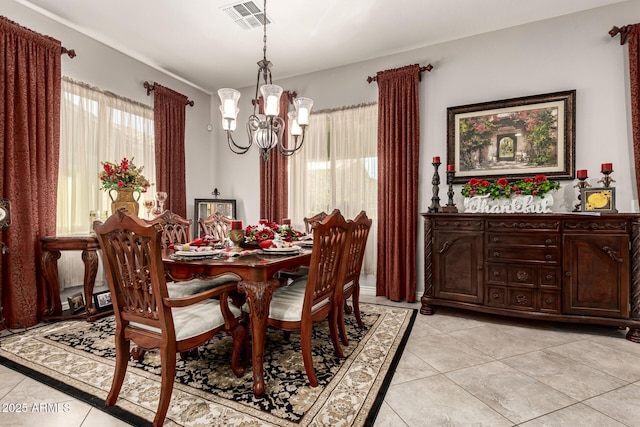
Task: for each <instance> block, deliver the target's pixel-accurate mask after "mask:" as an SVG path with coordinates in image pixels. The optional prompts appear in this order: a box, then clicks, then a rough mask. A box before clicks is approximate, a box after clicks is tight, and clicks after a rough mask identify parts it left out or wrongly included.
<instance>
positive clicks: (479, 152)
mask: <svg viewBox="0 0 640 427" xmlns="http://www.w3.org/2000/svg"><path fill="white" fill-rule="evenodd" d="M562 94H563V96H565V95H564V94H566V93H564V92H563V93H562ZM569 94H575V92H569ZM552 95H557V94H551V95H540V96H538V97H530V99H529V98H518V99H513V100H505V101H496V102H492V103H483V104H476V105H469V106H463V107H452V108H449V109H448V113H449V138H448V139H449V141H448V142H449V143H448V147H447V148H448V152H447V154H448V159H447V164H454V165H455V171H456V173H455V177H456V178H458V179H457V180H454V182H464V181H466V180H468V179H469V178H470V177H484V178H488V177H507V178H516V177H520V176H525V175H526V176H531V175H535V174H539V173H543V174H546V175H548V176H555V177H558V178H567V179H569V178H571V177H572V175H573V173H574V170H573V163H574V159H573V157H574V153H573V147H574V138H573V121H574V119H573V111H574V108H573V104H572V102H570V101H571V99H547V100H546V102H539V101H540V100H541V99H540V97H553V96H552ZM543 100H544V99H543ZM527 101H530V102H527Z"/></svg>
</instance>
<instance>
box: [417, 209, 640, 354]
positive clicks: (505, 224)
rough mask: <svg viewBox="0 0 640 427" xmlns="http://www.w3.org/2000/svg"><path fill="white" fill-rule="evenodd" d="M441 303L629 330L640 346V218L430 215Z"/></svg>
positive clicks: (434, 278) (431, 294) (432, 290)
mask: <svg viewBox="0 0 640 427" xmlns="http://www.w3.org/2000/svg"><path fill="white" fill-rule="evenodd" d="M422 216H423V218H424V257H425V269H424V271H425V274H424V276H425V289H424V295H423V296H422V299H421V302H422V308H421V310H420V312H421V313H422V314H426V315H430V314H433V313H434V306H449V307H457V308H464V309H469V310H474V311H481V312H486V313H494V314H500V315H507V316H516V317H524V318H530V319H541V320H550V321H561V322H573V323H591V324H601V325H610V326H619V327H628V328H629V332H628V333H627V336H626V337H627V339H628V340H630V341H633V342H638V343H640V215H637V214H607V215H605V214H603V215H587V214H568V213H567V214H540V215H534V214H445V213H424V214H422Z"/></svg>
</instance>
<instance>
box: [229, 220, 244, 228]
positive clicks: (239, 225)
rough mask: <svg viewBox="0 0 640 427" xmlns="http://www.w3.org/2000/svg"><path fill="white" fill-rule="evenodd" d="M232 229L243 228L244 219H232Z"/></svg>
mask: <svg viewBox="0 0 640 427" xmlns="http://www.w3.org/2000/svg"><path fill="white" fill-rule="evenodd" d="M231 229H232V230H242V221H238V220H233V221H231Z"/></svg>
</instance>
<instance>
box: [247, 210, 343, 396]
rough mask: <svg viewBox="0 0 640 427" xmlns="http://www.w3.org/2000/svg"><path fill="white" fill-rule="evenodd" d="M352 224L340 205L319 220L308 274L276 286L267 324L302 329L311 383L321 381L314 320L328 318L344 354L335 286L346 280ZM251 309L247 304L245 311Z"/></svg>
mask: <svg viewBox="0 0 640 427" xmlns="http://www.w3.org/2000/svg"><path fill="white" fill-rule="evenodd" d="M349 227H350V225H349V224H348V223H347V221H346V220H345V219H344V217H343V216H342V214H340V211H338V210H337V209H336V210H334V211H333V212H332V213H331V214H330V215H328V216H327V217H326V218H325V219H324V220H322V221H320V222H318V223H316V224H315V226H314V228H313V250H312V253H311V261H310V264H309V275H308V276H305V277H304V278H299V279H296V280H294V281H293V282H292V283H291V284H290V285H289V286H283V287H280V288H278V289H276V290H275V291H274V292H273V295H272V298H271V305H270V309H269V316H268V319H267V324H268V325H269V326H271V327H274V328H277V329H281V330H283V331H285V332H290V331H300V345H301V351H302V359H303V362H304V368H305V371H306V374H307V378H308V380H309V384H310V385H311V386H312V387H316V386H317V385H318V378H317V376H316V373H315V369H314V368H313V357H312V348H311V333H312V330H313V324H314V323H316V322H321V321H324V320H327V319H328V320H329V330H330V336H331V342H332V344H333V348H334V350H335V355H336V357H342V355H343V354H342V347H340V342H339V338H338V331H337V322H338V311H339V310H340V309H341V307H342V305H341V304H342V299H341V295H342V292H336V286H338V284H340V285H342V284H343V283H344V281H343V279H344V274H345V269H344V268H341V263H340V259H341V256H342V253H343V252H344V248H345V245H346V244H347V243H348V237H349ZM249 310H250V309H249V306H248V304H245V305H244V306H243V311H246V312H248V311H249Z"/></svg>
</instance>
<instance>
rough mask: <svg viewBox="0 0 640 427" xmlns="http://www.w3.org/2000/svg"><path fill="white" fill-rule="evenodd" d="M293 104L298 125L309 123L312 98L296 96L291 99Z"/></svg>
mask: <svg viewBox="0 0 640 427" xmlns="http://www.w3.org/2000/svg"><path fill="white" fill-rule="evenodd" d="M293 105H294V106H295V107H296V117H297V120H298V124H299V125H300V126H307V125H308V124H309V114H310V113H311V108H312V107H313V99H311V98H304V97H300V98H296V99H295V100H294V101H293Z"/></svg>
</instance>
